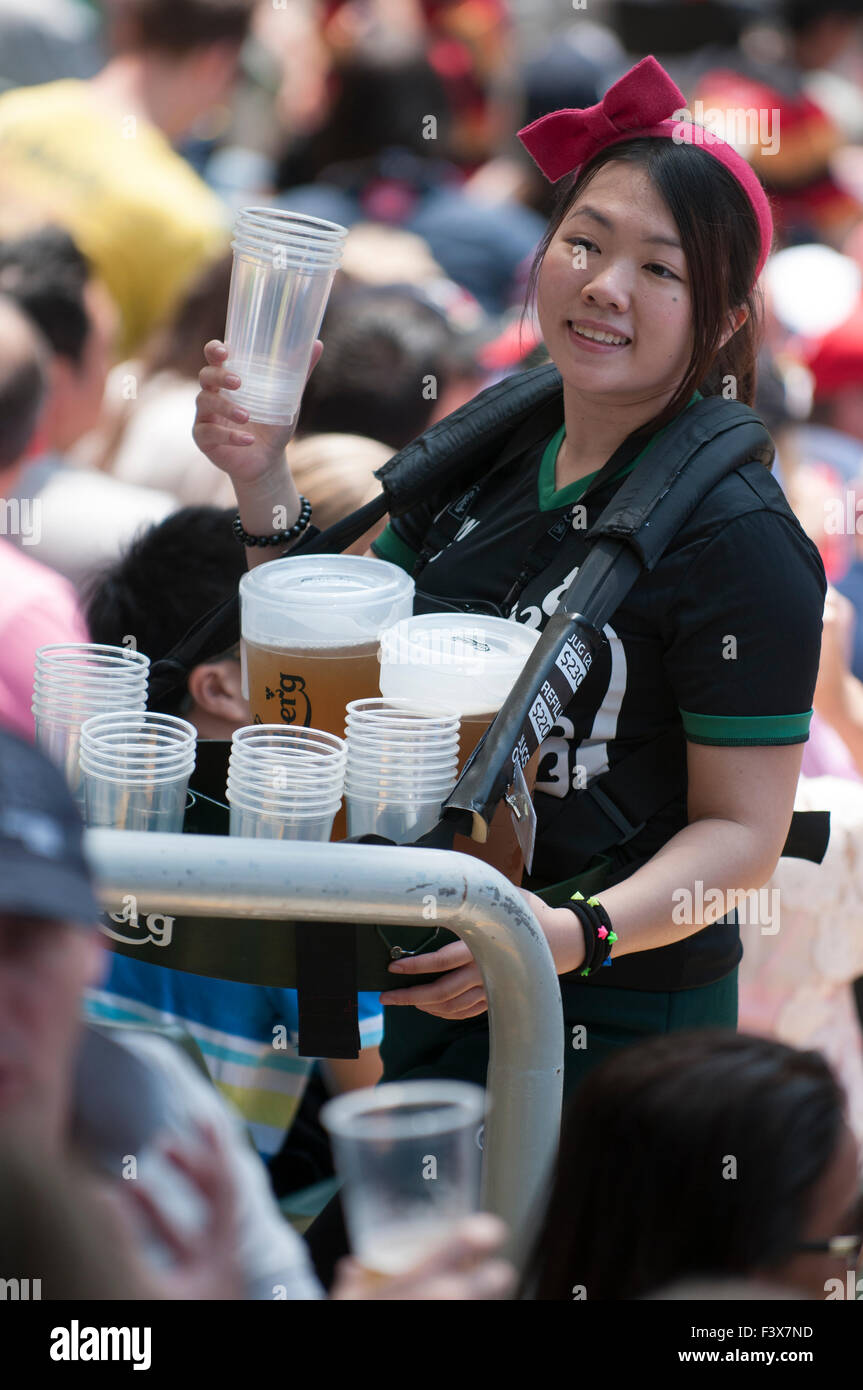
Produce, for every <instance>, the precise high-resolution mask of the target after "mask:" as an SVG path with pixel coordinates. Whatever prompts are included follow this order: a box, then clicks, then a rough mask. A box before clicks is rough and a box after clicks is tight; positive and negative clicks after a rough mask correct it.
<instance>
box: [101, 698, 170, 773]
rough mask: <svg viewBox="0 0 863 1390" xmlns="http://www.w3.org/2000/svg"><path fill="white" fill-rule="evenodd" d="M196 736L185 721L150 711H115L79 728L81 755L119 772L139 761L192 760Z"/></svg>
mask: <svg viewBox="0 0 863 1390" xmlns="http://www.w3.org/2000/svg"><path fill="white" fill-rule="evenodd" d="M197 737H198V732H197V730H196V728H195V726H194V724H190V723H189V721H188V719H180V718H179V716H178V715H176V714H159V713H157V712H156V711H153V710H144V711H141V712H130V711H128V710H117V711H115V712H112V713H110V714H98V715H94V716H93V717H92V718H91V719H88V720H87V721H86V722H85V723H84V724H83V725H82V726H81V748H82V752H83V751H84V750H87V751H88V752H92V753H94V754H97V755H100V756H102V757H106V758H108V759H110V760H112V761H113V762H114V763H115V765H116V767H117V768H118V769H119V770H122V769H123V767H124V766H125V765H126V764H127V763H129V762H135V761H136V760H137V759H139V758H142V757H143V758H148V759H152V761H153V762H154V763H158V762H160V761H161V762H171V761H173V759H174V758H176V757H177V756H178V755H179V756H183V757H186V758H187V759H192V760H194V756H195V746H196V740H197Z"/></svg>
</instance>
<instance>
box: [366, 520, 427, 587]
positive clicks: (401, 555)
mask: <svg viewBox="0 0 863 1390" xmlns="http://www.w3.org/2000/svg"><path fill="white" fill-rule="evenodd" d="M372 551H373V552H374V554H375V555H377V557H378V559H379V560H389V561H390V563H391V564H393V565H398V566H399V568H400V569H403V570H407V572H408V574H410V573H411V571H412V570H413V567H414V565H415V564H416V562H417V560H418V558H419V556H418V555H417V552H416V551H415V550H411V548H410V546H409V545H406V544H405V542H404V541H403V540H402V539H401V537H400V536H397V535H396V533H395V531H394V530H393V528H392V524H391V523H390V522H387V524H386V526H385V527H384V529H383V530H382V531H381V533H380V535H379V536H378V537H377V539H376V540H374V541H372Z"/></svg>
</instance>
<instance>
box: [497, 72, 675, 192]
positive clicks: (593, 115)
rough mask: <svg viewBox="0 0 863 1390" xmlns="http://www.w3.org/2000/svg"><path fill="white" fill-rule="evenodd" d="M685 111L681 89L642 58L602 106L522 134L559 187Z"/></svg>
mask: <svg viewBox="0 0 863 1390" xmlns="http://www.w3.org/2000/svg"><path fill="white" fill-rule="evenodd" d="M685 107H686V99H685V97H684V95H683V93H682V92H681V90H680V88H679V87H678V86H677V84H676V83H675V82H672V80H671V78H670V77H669V76H668V73H667V72H666V71H665V69H664V68H663V67H662V65H661V64H660V63H657V61H656V59H655V58H653V57H648V58H642V60H641V62H640V63H636V65H635V67H634V68H631V69H630V70H629V72H627V73H625V74H624V75H623V77H621V78H620V79H619V80H618V81H617V82H615V83H614V84H613V86H611V87H609V89H608V91H607V92H606V94H605V96H604V97H603V98H602V101H601V102H600V103H599V105H598V106H587V107H585V109H584V110H583V111H580V110H577V109H570V110H564V111H552V112H551V113H550V115H548V116H540V118H539V120H538V121H533V122H532V123H531V124H530V125H527V126H525V127H524V128H523V129H522V130H520V131H519V132H518V138H519V140H520V141H521V143H522V144H523V145H524V147H525V149H526V150H527V151H528V153H529V154H530V155H531V156H532V158H533V159H534V160H535V162H536V163H537V164H538V165H539V167H540V169H541V170H542V172H543V173H544V174H545V176H546V178H547V179H550V180H551V182H552V183H556V182H557V180H558V179H561V178H563V176H564V174H569V173H572V171H573V170H574V169H578V168H579V167H580V166H581V165H582V164H584V163H586V162H587V160H589V159H591V158H592V157H593V156H594V155H595V154H596V153H597V151H598V150H601V149H603V147H604V146H605V145H610V144H611V143H612V142H613V141H616V140H623V139H625V138H626V136H627V135H644V134H646V133H647V132H648V131H649V130H651V129H652V128H653V127H654V126H657V125H659V124H660V122H661V121H665V120H668V119H669V117H670V116H673V115H674V112H675V111H681V110H683V109H685Z"/></svg>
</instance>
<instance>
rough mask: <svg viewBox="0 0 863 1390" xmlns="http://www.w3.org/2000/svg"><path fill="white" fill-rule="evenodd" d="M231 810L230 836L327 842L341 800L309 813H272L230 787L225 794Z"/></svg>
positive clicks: (301, 811)
mask: <svg viewBox="0 0 863 1390" xmlns="http://www.w3.org/2000/svg"><path fill="white" fill-rule="evenodd" d="M227 799H228V804H229V806H230V808H231V814H230V825H229V833H230V834H231V835H241V836H246V837H249V838H253V839H259V840H318V841H325V840H329V838H330V835H331V834H332V829H333V821H334V820H335V818H336V812H337V811H338V809H339V807H340V806H341V804H342V803H341V797H339V798H338V800H336V801H333V802H331V803H330V804H329V805H327V804H320V803H319V804H318V805H317V806H312V807H310V808H309V810H308V813H306V811H305V810H303V809H298V808H297V807H296V806H295V807H294V808H292V809H285V810H284V811H279V812H271V811H267V810H264V809H262V807H261V805H260V804H253V803H252V802H250V801H247V800H246V799H245V798H244V797H243V796H241V795H240V794H239V793H237V792H235V791H233V790H232V789H231V788H230V787H229V788H228V791H227Z"/></svg>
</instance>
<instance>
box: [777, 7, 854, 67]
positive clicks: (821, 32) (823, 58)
mask: <svg viewBox="0 0 863 1390" xmlns="http://www.w3.org/2000/svg"><path fill="white" fill-rule="evenodd" d="M780 13H781V16H782V22H783V24H784V25H785V28H786V29H787V30H788V31H789V33H790V34H791V38H792V41H793V44H794V57H795V59H796V60H797V62H798V63H799V64H800V66H801V67H804V68H807V69H809V70H816V69H820V68H828V67H829V66H830V64H831V63H832V62H833V61H834V60H835V59H836V58H837V57H838V56H839V54H840V53H842V52H843V51H844V50H845V49H846V48H847V46H848V44H849V43H851V41H852V40H853V38H854V32H855V30H856V29H857V27H858V25H859V22H860V3H859V0H782V3H781V5H780Z"/></svg>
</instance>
